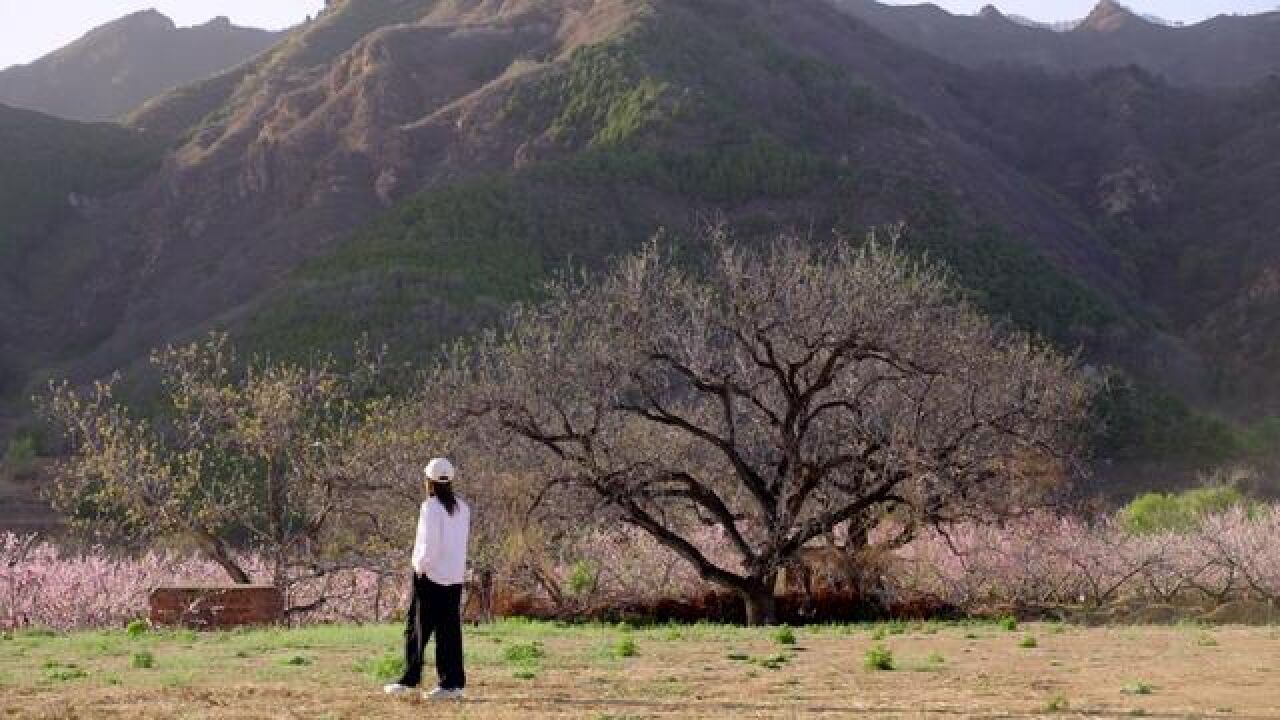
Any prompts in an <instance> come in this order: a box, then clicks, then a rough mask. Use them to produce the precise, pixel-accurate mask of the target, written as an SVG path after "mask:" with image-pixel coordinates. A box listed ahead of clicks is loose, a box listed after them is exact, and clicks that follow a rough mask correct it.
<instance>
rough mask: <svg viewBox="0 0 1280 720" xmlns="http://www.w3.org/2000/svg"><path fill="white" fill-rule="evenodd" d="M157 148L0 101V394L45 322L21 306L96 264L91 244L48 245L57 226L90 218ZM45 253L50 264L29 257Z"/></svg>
mask: <svg viewBox="0 0 1280 720" xmlns="http://www.w3.org/2000/svg"><path fill="white" fill-rule="evenodd" d="M161 152H162V145H161V144H160V143H159V142H157V141H155V140H153V139H151V138H149V137H147V136H145V135H143V134H142V133H139V132H137V131H134V130H127V129H124V128H121V127H119V126H115V125H106V124H101V125H85V124H81V123H75V122H70V121H66V120H60V119H57V118H52V117H49V116H46V115H40V114H38V113H34V112H29V111H26V110H15V109H12V108H8V107H4V106H2V105H0V157H3V158H4V164H3V172H0V307H3V308H5V312H3V313H0V398H4V397H11V396H13V395H14V393H16V392H18V390H19V389H20V387H21V384H22V383H21V382H20V379H21V377H22V375H23V374H24V371H25V370H26V369H30V368H31V367H33V366H35V365H37V364H38V363H37V362H36V358H35V357H34V356H33V355H34V354H33V353H32V347H33V343H32V342H31V338H30V337H29V336H28V333H40V332H42V330H44V331H47V329H42V328H40V327H38V326H31V325H29V324H28V323H27V320H28V319H29V312H30V311H31V310H32V309H33V308H34V307H35V306H36V305H38V304H40V303H41V302H49V299H50V298H56V304H59V305H61V304H62V302H63V298H65V297H66V296H67V295H71V294H74V293H75V292H77V290H78V289H79V284H78V283H71V282H68V281H67V278H68V277H70V276H72V275H74V274H75V273H76V272H77V271H81V272H82V271H84V270H85V269H87V268H88V267H90V266H94V265H96V262H97V261H96V258H95V257H94V253H93V251H92V249H91V248H87V247H83V246H82V247H69V246H58V247H54V246H53V243H54V240H53V238H54V237H55V236H56V235H57V233H58V230H59V229H60V228H62V227H64V226H65V225H67V224H68V223H72V222H75V221H85V220H90V221H91V220H92V218H93V217H94V216H95V215H97V214H98V213H99V212H101V210H102V206H103V205H104V203H107V202H109V199H110V198H111V197H112V196H113V195H114V194H116V193H119V192H122V191H124V190H126V189H128V188H130V187H132V186H133V185H135V184H137V183H138V182H139V181H141V180H142V179H143V178H144V177H145V176H146V175H147V173H148V172H150V171H152V170H154V169H155V167H156V166H157V165H158V162H159V159H160V155H161ZM53 256H56V258H57V262H56V263H45V262H44V261H40V262H39V263H36V264H33V262H34V258H37V257H41V258H49V257H53ZM37 267H38V268H39V269H38V270H37V269H36V268H37ZM97 267H98V269H99V270H101V269H104V268H102V266H97ZM65 321H73V320H72V319H71V318H65Z"/></svg>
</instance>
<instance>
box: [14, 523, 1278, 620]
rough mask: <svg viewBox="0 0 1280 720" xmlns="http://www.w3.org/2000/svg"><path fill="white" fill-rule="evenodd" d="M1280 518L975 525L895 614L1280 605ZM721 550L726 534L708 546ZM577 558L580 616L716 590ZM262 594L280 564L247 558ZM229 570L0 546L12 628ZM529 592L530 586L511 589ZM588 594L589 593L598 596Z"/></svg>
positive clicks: (197, 562) (630, 539)
mask: <svg viewBox="0 0 1280 720" xmlns="http://www.w3.org/2000/svg"><path fill="white" fill-rule="evenodd" d="M1277 537H1280V507H1254V508H1250V509H1247V510H1246V509H1243V508H1236V509H1232V510H1229V511H1227V512H1224V513H1221V514H1217V515H1212V516H1209V517H1207V518H1205V519H1204V521H1203V522H1202V523H1201V525H1200V526H1199V527H1197V528H1195V529H1193V530H1188V531H1186V532H1176V531H1169V532H1164V533H1158V534H1140V535H1139V534H1133V533H1131V532H1129V531H1127V530H1126V529H1125V528H1124V526H1123V525H1122V523H1121V522H1119V521H1116V520H1113V519H1103V520H1098V521H1093V522H1090V521H1085V520H1081V519H1077V518H1061V517H1054V516H1050V515H1039V516H1035V517H1030V518H1026V519H1023V520H1020V521H1018V522H1014V523H1009V524H1006V525H1003V526H990V525H961V526H955V527H951V528H949V529H947V530H946V532H945V533H944V532H940V531H935V532H930V533H925V534H923V535H921V536H920V537H918V538H917V539H916V540H914V541H913V542H912V543H911V544H909V545H907V546H906V547H904V548H901V549H900V550H898V551H897V552H896V553H895V554H894V555H892V556H891V557H890V558H889V559H888V562H887V563H886V564H885V565H884V566H883V570H882V572H883V573H884V574H883V577H882V578H881V585H882V587H881V588H880V590H881V592H884V593H887V594H888V595H890V597H886V598H884V600H885V604H886V605H889V604H892V603H909V602H911V601H914V600H919V599H922V598H927V599H930V600H934V601H937V602H940V603H943V604H947V605H951V606H954V607H957V608H961V609H966V610H975V609H980V608H984V607H989V606H992V605H1006V604H1014V605H1020V604H1021V605H1038V604H1068V605H1078V604H1083V605H1086V606H1105V605H1108V604H1112V603H1116V602H1120V601H1130V600H1136V601H1147V602H1160V603H1167V602H1171V601H1173V600H1185V601H1189V602H1200V603H1213V602H1223V601H1226V600H1230V599H1256V600H1264V601H1271V602H1274V601H1280V545H1277V544H1276V543H1275V542H1274V539H1275V538H1277ZM699 542H700V544H702V545H703V546H705V547H711V546H713V545H714V544H715V542H716V536H715V535H714V533H713V532H712V531H707V534H706V536H705V537H699ZM574 550H575V555H576V556H575V557H573V558H572V559H571V560H569V561H567V562H565V563H562V564H559V565H556V567H555V573H554V574H555V575H557V576H558V577H559V580H560V582H562V583H563V584H564V585H565V586H566V587H567V586H569V585H570V584H572V577H573V575H574V573H575V572H579V573H580V572H581V568H583V567H589V568H591V570H592V577H591V580H592V582H591V583H590V584H589V588H590V590H589V593H587V594H588V595H589V597H581V596H580V593H567V594H566V597H571V598H573V600H572V602H575V603H578V605H576V606H575V607H574V608H572V610H574V611H575V612H587V613H590V612H602V611H604V610H607V609H609V608H617V607H645V606H652V605H653V604H655V603H657V602H660V601H662V600H664V599H670V598H678V597H686V598H687V597H693V596H695V595H697V594H699V593H702V592H705V591H706V590H707V589H708V587H707V586H706V585H705V584H704V583H703V581H702V580H701V579H699V578H698V576H697V573H696V572H694V570H693V568H692V567H690V566H689V565H688V564H687V563H685V562H683V561H681V560H680V558H679V557H678V556H676V555H675V554H674V553H672V552H670V551H669V550H667V549H665V548H664V547H662V546H660V545H658V544H657V543H656V542H655V541H654V540H653V539H652V538H650V537H649V536H648V535H646V534H644V533H641V532H638V531H636V530H634V529H630V528H620V529H614V530H610V531H604V530H595V531H591V532H589V533H587V534H586V535H585V536H584V537H583V538H582V539H581V541H580V542H577V543H575V545H574ZM244 560H245V563H244V564H245V567H247V568H248V569H249V572H250V574H251V575H252V576H253V577H254V578H255V579H258V580H266V579H268V578H269V577H270V573H269V572H268V570H267V568H268V565H267V563H265V562H263V561H262V560H260V559H258V558H254V557H248V558H244ZM224 578H225V574H224V573H223V571H222V569H221V568H220V567H218V566H217V565H216V564H214V563H212V562H210V561H207V560H204V559H201V558H198V557H190V556H180V555H176V554H173V553H165V552H151V553H147V554H145V555H142V556H138V557H124V556H119V555H115V554H112V553H111V552H109V551H107V550H106V549H105V548H102V547H94V548H90V549H88V550H87V551H84V552H77V553H69V552H64V551H62V550H61V549H59V548H58V547H57V546H55V545H53V544H51V543H48V542H43V541H39V540H38V539H36V538H35V537H33V536H18V535H14V534H12V533H10V534H7V535H0V627H18V626H45V627H50V628H54V629H71V628H79V627H109V626H117V627H119V626H124V625H125V624H126V623H128V622H129V621H130V620H132V619H134V618H136V617H139V616H141V615H143V614H145V613H146V604H147V594H148V592H150V590H151V589H152V588H153V587H155V586H157V585H161V584H166V583H190V582H223V581H224ZM508 580H510V581H513V582H516V583H518V582H519V579H516V578H510V579H508ZM406 587H407V583H406V582H405V578H404V577H402V576H401V575H400V574H398V573H392V574H387V573H385V572H383V571H378V570H374V569H365V570H360V569H355V570H343V571H340V572H335V573H331V574H329V575H327V576H325V577H323V578H319V579H312V580H306V581H300V582H297V583H295V584H293V585H291V586H290V588H289V591H288V593H289V604H290V606H291V607H295V608H301V607H306V606H308V605H310V604H311V603H313V602H314V601H315V600H316V599H317V598H320V597H324V598H325V599H326V600H325V602H324V603H323V604H320V605H319V606H317V607H316V608H315V609H312V610H309V611H305V612H298V613H296V614H294V615H293V616H291V618H290V620H291V621H294V622H335V621H384V620H387V619H389V618H390V617H392V616H393V615H394V614H396V613H398V612H399V611H401V610H402V609H403V606H404V603H405V602H406V599H407V598H406V597H405V590H406ZM586 587H588V586H586V585H584V588H583V592H584V593H585V592H586V590H585V588H586Z"/></svg>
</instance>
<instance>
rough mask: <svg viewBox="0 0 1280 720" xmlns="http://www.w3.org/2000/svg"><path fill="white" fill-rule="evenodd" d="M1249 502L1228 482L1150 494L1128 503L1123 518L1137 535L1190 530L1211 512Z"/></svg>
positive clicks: (1222, 510) (1123, 521)
mask: <svg viewBox="0 0 1280 720" xmlns="http://www.w3.org/2000/svg"><path fill="white" fill-rule="evenodd" d="M1247 504H1248V500H1247V499H1246V498H1245V497H1244V495H1243V494H1242V493H1241V492H1240V491H1239V490H1237V489H1235V488H1234V487H1230V486H1226V485H1220V486H1215V487H1204V488H1196V489H1194V490H1187V491H1185V492H1182V493H1146V494H1144V495H1140V496H1138V497H1136V498H1134V499H1133V500H1132V501H1130V502H1129V504H1128V505H1126V506H1124V508H1123V509H1122V510H1121V511H1120V521H1121V522H1122V523H1123V524H1124V527H1125V529H1126V530H1128V531H1129V532H1131V533H1134V534H1135V535H1151V534H1155V533H1163V532H1188V531H1191V530H1195V529H1196V528H1198V527H1199V526H1200V523H1201V522H1202V521H1203V520H1204V518H1206V517H1208V516H1210V515H1216V514H1219V513H1222V512H1225V511H1227V510H1230V509H1231V508H1233V507H1241V506H1246V505H1247Z"/></svg>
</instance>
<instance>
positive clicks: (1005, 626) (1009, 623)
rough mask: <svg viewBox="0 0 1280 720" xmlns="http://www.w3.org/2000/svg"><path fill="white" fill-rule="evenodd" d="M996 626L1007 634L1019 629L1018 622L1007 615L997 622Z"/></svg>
mask: <svg viewBox="0 0 1280 720" xmlns="http://www.w3.org/2000/svg"><path fill="white" fill-rule="evenodd" d="M996 624H997V625H999V626H1000V628H1001V629H1002V630H1004V631H1005V632H1013V631H1014V630H1017V629H1018V620H1017V618H1015V617H1013V616H1012V615H1005V616H1004V617H1002V618H1000V619H999V620H997V621H996Z"/></svg>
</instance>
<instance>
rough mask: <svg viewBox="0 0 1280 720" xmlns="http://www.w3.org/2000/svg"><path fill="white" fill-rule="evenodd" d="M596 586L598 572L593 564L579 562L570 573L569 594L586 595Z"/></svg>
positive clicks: (583, 561)
mask: <svg viewBox="0 0 1280 720" xmlns="http://www.w3.org/2000/svg"><path fill="white" fill-rule="evenodd" d="M595 585H596V571H595V568H593V567H592V566H591V563H589V562H587V561H586V560H579V561H578V562H576V563H574V564H573V569H572V570H571V571H570V572H569V594H571V595H584V594H586V593H588V592H590V591H591V589H592V588H594V587H595Z"/></svg>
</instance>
